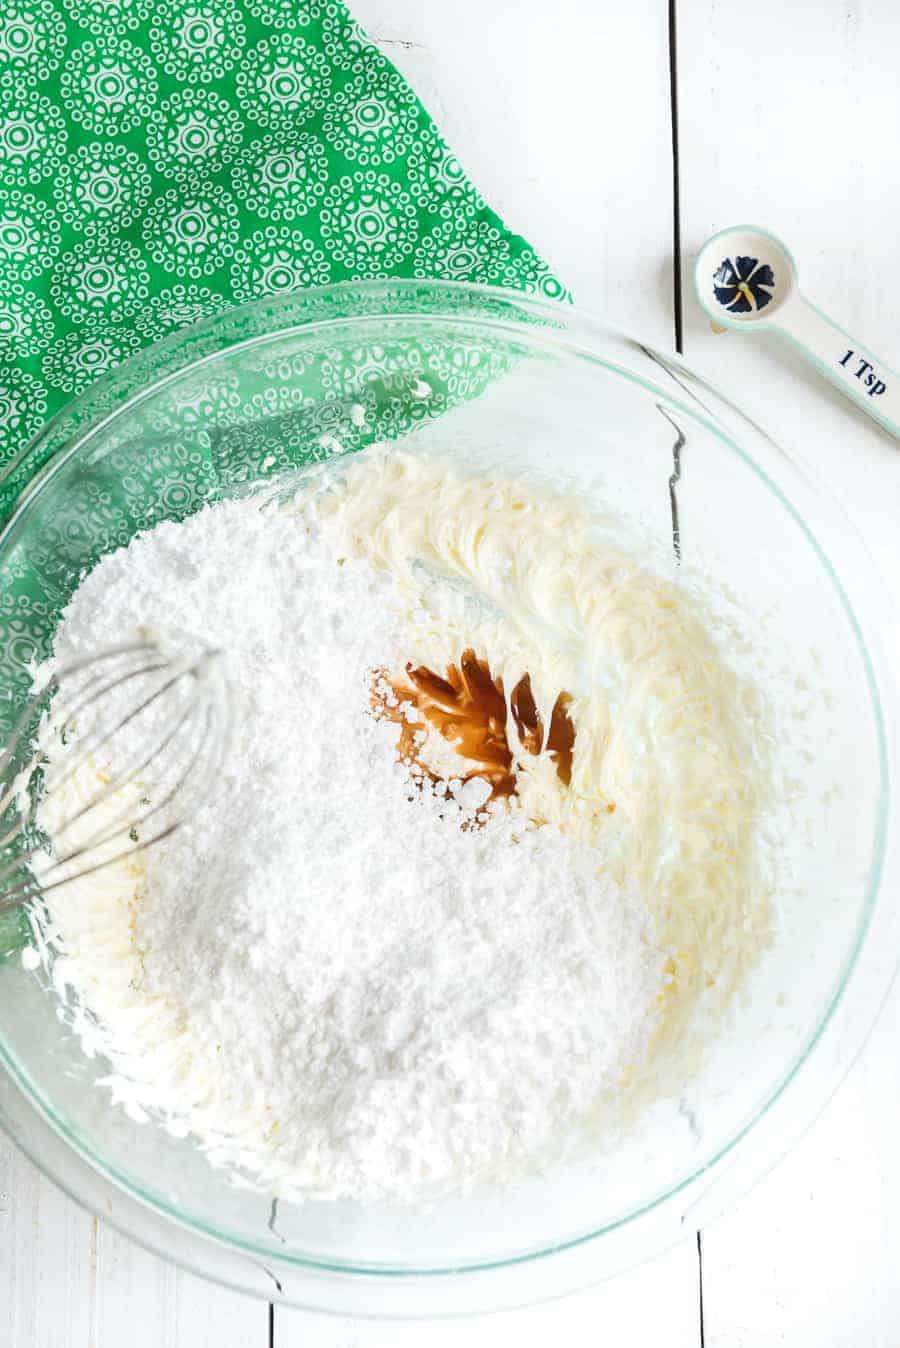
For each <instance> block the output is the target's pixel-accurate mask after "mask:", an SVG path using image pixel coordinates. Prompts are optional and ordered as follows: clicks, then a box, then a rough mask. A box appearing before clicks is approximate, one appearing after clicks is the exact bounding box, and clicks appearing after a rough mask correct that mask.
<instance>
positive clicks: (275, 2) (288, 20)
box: [244, 0, 322, 30]
mask: <svg viewBox="0 0 900 1348" xmlns="http://www.w3.org/2000/svg"><path fill="white" fill-rule="evenodd" d="M244 5H245V7H246V10H247V13H248V14H252V15H253V17H254V19H259V21H260V23H264V24H265V25H266V27H267V28H275V29H278V28H290V29H292V30H293V29H295V28H305V27H306V25H307V24H308V23H311V22H312V20H313V19H318V18H319V16H320V14H321V12H322V11H321V6H320V5H319V4H317V3H316V0H306V3H305V4H300V3H297V0H244Z"/></svg>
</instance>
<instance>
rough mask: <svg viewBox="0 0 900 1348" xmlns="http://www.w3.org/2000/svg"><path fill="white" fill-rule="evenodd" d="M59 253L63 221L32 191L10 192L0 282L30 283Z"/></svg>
mask: <svg viewBox="0 0 900 1348" xmlns="http://www.w3.org/2000/svg"><path fill="white" fill-rule="evenodd" d="M58 253H59V221H58V220H57V218H56V216H55V215H54V213H53V211H52V210H51V209H50V207H49V206H48V205H47V203H46V202H44V201H38V200H37V198H36V197H34V196H32V195H31V193H30V192H19V191H18V190H14V191H12V192H9V193H7V195H6V201H5V203H3V204H2V205H0V283H2V284H4V285H15V284H16V283H18V282H21V281H30V280H31V279H32V278H33V277H35V276H37V275H38V273H39V272H42V271H43V270H44V268H45V267H49V266H50V264H51V262H53V261H54V259H55V258H56V256H57V254H58Z"/></svg>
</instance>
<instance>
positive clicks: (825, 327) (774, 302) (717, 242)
mask: <svg viewBox="0 0 900 1348" xmlns="http://www.w3.org/2000/svg"><path fill="white" fill-rule="evenodd" d="M694 287H695V289H696V291H697V299H698V300H699V301H700V305H701V307H702V308H703V310H704V311H705V312H706V313H707V314H708V315H709V317H710V318H711V319H712V320H713V323H716V324H720V325H724V326H725V327H726V328H733V329H734V330H735V331H737V332H750V331H753V332H776V333H778V334H779V335H780V336H781V337H786V338H787V340H788V341H789V342H792V343H793V345H794V346H795V347H796V348H797V350H798V351H799V352H800V354H801V355H802V356H805V357H806V359H807V360H808V361H810V362H811V363H812V364H813V365H815V366H816V367H817V368H818V369H819V370H820V371H821V372H822V374H824V375H825V377H826V378H827V379H830V380H831V382H832V384H834V385H835V386H836V387H837V388H839V389H840V390H841V392H842V393H846V395H847V397H848V398H852V399H853V401H854V402H855V403H857V404H858V405H859V406H860V407H861V408H862V409H863V411H864V412H868V414H869V416H870V417H873V418H874V419H875V421H878V422H880V423H881V425H882V426H884V427H885V429H886V430H888V431H890V432H891V434H892V435H896V436H898V437H900V375H897V374H895V373H894V371H893V370H891V369H890V368H889V367H888V366H887V365H885V363H884V361H881V360H879V359H878V357H877V356H874V355H873V354H872V352H871V351H869V350H868V348H867V347H865V346H863V345H862V343H861V342H857V341H856V340H855V339H854V338H853V337H851V336H850V334H849V333H847V332H845V331H844V329H843V328H841V327H839V326H838V324H837V323H835V322H834V320H833V319H831V318H829V317H828V315H827V314H823V313H822V310H821V309H819V308H817V307H816V305H815V304H813V303H812V301H811V300H808V299H807V298H806V296H805V295H803V293H802V292H801V290H800V287H799V284H798V281H797V267H796V264H795V262H794V259H793V258H792V257H791V254H790V252H789V251H788V249H787V248H786V246H785V245H784V244H783V243H782V242H781V240H780V239H778V238H776V237H775V235H774V234H770V233H769V232H768V230H765V229H757V228H756V227H755V226H753V225H737V226H735V227H734V228H732V229H723V230H722V231H721V232H720V233H719V234H714V235H713V236H712V238H711V239H708V240H707V241H706V243H705V244H704V245H703V247H702V248H701V249H700V252H699V253H698V254H697V258H696V261H695V263H694Z"/></svg>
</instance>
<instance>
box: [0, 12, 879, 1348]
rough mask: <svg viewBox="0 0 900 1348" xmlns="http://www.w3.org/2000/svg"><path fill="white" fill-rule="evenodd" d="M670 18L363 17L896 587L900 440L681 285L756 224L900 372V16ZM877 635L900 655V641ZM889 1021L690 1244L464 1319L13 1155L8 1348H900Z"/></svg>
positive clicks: (2, 1295)
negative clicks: (379, 1310)
mask: <svg viewBox="0 0 900 1348" xmlns="http://www.w3.org/2000/svg"><path fill="white" fill-rule="evenodd" d="M673 4H674V6H675V8H676V9H677V40H676V41H675V42H674V44H673V42H672V41H671V38H672V34H673V31H674V30H673V18H672V15H671V14H670V13H669V9H668V6H667V3H666V0H628V3H627V4H622V3H620V2H619V0H554V3H553V4H547V3H545V0H452V3H447V2H446V0H356V3H355V5H354V8H355V11H356V13H357V15H358V16H359V18H360V19H361V20H362V22H363V24H364V25H365V26H366V27H367V28H368V30H369V32H370V33H371V34H372V36H373V37H375V38H376V39H377V40H378V41H379V42H380V43H381V44H382V45H383V47H384V50H385V51H386V52H387V53H388V54H389V55H390V56H391V57H392V58H393V59H394V60H395V61H396V63H397V64H398V65H399V66H400V68H401V69H402V70H403V71H404V72H405V73H406V75H407V76H408V78H409V79H410V80H411V82H412V83H413V85H414V86H415V87H416V89H417V90H418V92H419V93H420V95H421V96H422V98H423V99H424V101H425V103H426V104H427V106H428V107H429V108H430V109H431V111H432V113H433V114H434V116H435V117H436V119H437V121H438V122H439V124H440V125H441V126H442V128H443V129H444V130H445V132H446V134H447V136H448V138H449V140H450V142H451V144H452V145H453V146H454V147H455V148H456V150H457V152H458V154H459V156H460V158H461V160H462V161H463V163H464V164H465V165H466V167H467V169H468V171H469V173H470V174H471V176H472V177H473V178H474V179H475V181H476V182H477V183H478V184H479V186H480V187H481V189H482V190H483V192H484V193H485V195H486V197H487V198H488V199H489V200H490V201H491V202H492V203H493V204H494V205H495V206H496V207H497V208H498V209H499V210H500V212H501V213H502V214H503V215H505V217H506V219H507V221H508V223H509V224H510V225H511V226H512V227H514V228H516V229H519V230H521V232H522V233H524V234H526V235H527V236H528V237H529V238H530V240H531V241H532V242H533V243H534V244H535V245H536V246H537V247H538V248H539V249H540V250H541V251H543V252H544V253H545V254H546V255H547V256H548V257H549V258H550V259H551V260H552V262H553V263H554V264H555V266H556V268H557V270H558V272H559V274H560V275H561V276H563V277H564V278H565V279H566V280H567V281H568V283H569V284H570V286H571V287H572V289H573V291H574V293H575V295H576V298H577V300H578V301H579V303H581V304H582V305H583V306H585V307H587V308H590V309H593V310H595V311H597V312H600V313H604V314H608V315H609V316H610V317H612V318H614V319H618V320H620V321H621V322H623V323H624V324H625V325H626V326H628V327H630V328H632V329H634V330H636V331H638V332H640V333H642V334H644V335H645V336H646V337H647V338H648V339H650V340H652V341H654V342H656V343H659V344H662V345H663V346H668V347H671V346H672V345H673V344H674V343H675V341H676V335H677V336H678V337H679V338H680V341H681V344H682V345H683V349H684V352H685V354H686V355H687V357H688V359H689V360H690V361H691V362H692V363H693V364H694V365H695V366H696V367H698V368H699V369H700V370H702V371H705V372H707V373H708V374H709V375H710V376H711V377H712V378H713V379H714V380H715V381H716V382H718V383H719V384H721V386H722V387H723V388H725V389H727V390H728V391H730V392H731V393H732V394H733V395H734V396H735V398H736V400H737V401H738V402H742V401H743V402H745V403H746V404H747V405H749V406H750V407H751V408H753V409H755V410H756V412H757V414H758V416H759V418H760V419H761V420H762V421H763V422H764V424H766V425H767V427H768V429H769V430H770V431H771V432H772V433H773V434H774V435H775V437H776V438H777V439H779V440H780V441H781V442H782V443H784V444H785V445H786V446H787V447H789V448H790V449H791V450H792V451H793V452H794V453H796V454H797V455H800V456H801V457H803V458H804V459H805V460H807V461H808V462H809V463H810V464H812V465H813V466H814V467H815V471H816V472H817V473H818V474H820V475H821V479H822V481H823V482H825V483H827V484H828V485H829V486H830V487H831V489H832V490H833V491H834V493H835V494H836V495H837V496H838V497H839V498H841V499H842V500H843V502H844V503H845V506H846V508H847V510H848V512H849V513H850V515H851V516H852V517H853V518H854V519H855V521H856V523H857V524H858V525H859V526H860V527H861V529H862V531H863V533H864V534H865V535H866V537H867V539H868V541H869V545H870V547H871V549H872V552H873V554H874V555H875V558H876V561H877V562H878V564H879V565H880V567H881V568H882V572H883V575H884V578H885V584H886V585H889V584H890V583H891V581H895V582H896V580H897V577H898V576H900V569H898V563H900V528H898V521H900V447H898V446H897V445H896V444H895V443H894V442H893V441H892V440H891V439H890V438H889V437H888V436H887V435H886V434H884V433H883V432H881V431H879V430H878V429H877V428H876V427H875V426H874V425H873V424H872V423H870V422H868V421H866V420H865V419H864V418H863V416H862V415H861V414H860V413H858V412H857V411H855V410H854V409H853V408H852V407H851V406H850V405H849V404H848V403H846V402H844V401H843V400H842V399H841V398H840V397H839V395H838V394H836V393H834V392H832V390H831V389H830V388H829V387H828V386H827V385H826V384H825V383H824V382H822V381H821V380H820V379H819V378H818V377H817V376H815V375H814V374H812V373H809V372H807V370H806V369H805V368H803V367H802V366H801V365H800V364H799V363H798V362H797V361H796V360H795V359H794V358H791V357H786V356H785V355H784V353H782V352H780V351H778V350H777V349H776V348H775V347H774V346H773V345H771V343H770V340H769V339H767V338H765V337H739V336H733V335H728V336H714V335H713V334H712V333H711V331H710V328H709V325H708V323H706V322H705V321H704V320H703V319H702V317H701V315H700V313H699V311H698V309H697V306H696V303H695V301H694V299H693V295H692V293H691V289H690V284H689V273H688V269H689V264H690V258H691V255H692V253H693V252H694V251H695V250H696V248H697V247H698V246H699V244H700V243H701V242H702V241H703V240H704V238H705V237H706V236H707V235H708V234H710V233H711V232H712V231H713V230H715V229H718V228H721V227H723V226H725V225H728V224H734V223H739V222H751V223H759V224H762V225H767V226H769V227H771V228H772V229H774V230H775V231H776V232H778V233H780V234H782V235H783V237H784V238H786V239H787V241H788V242H789V243H790V244H791V245H792V247H793V249H794V251H795V254H796V256H797V258H798V260H799V262H800V266H801V270H802V275H803V282H804V285H805V286H806V287H807V288H808V290H809V292H810V293H811V294H813V295H815V296H817V297H818V298H819V299H820V301H821V302H822V303H823V305H824V306H825V307H826V308H829V309H830V310H831V311H832V312H833V313H834V315H835V316H836V317H837V318H838V319H839V320H840V321H842V322H843V324H844V325H845V326H846V327H847V328H848V329H849V330H850V331H851V332H854V333H856V332H858V333H859V335H860V337H861V338H864V339H866V341H867V343H868V345H869V346H871V347H872V348H873V349H874V350H875V351H876V352H877V353H879V354H880V355H881V356H882V357H883V359H885V360H886V361H887V363H888V364H893V365H894V366H895V368H896V366H897V363H898V361H900V323H898V318H900V298H898V297H900V290H898V285H897V271H898V263H897V247H898V245H897V234H898V223H900V157H898V152H897V147H896V131H897V127H898V126H900V80H898V76H897V56H898V51H900V6H898V4H897V0H750V3H748V4H744V5H739V4H737V3H735V0H673ZM673 58H674V59H673ZM673 109H677V137H676V139H677V147H678V156H677V164H675V165H673ZM679 241H680V250H681V252H680V258H681V271H682V276H683V285H682V287H681V289H680V292H679V287H678V286H677V284H676V280H675V274H676V273H675V268H673V247H676V246H677V245H678V243H679ZM679 293H680V300H679ZM887 636H888V638H889V640H890V641H892V642H893V643H894V647H895V649H897V651H898V655H900V633H898V632H896V631H893V632H889V633H888V634H887ZM898 1032H900V990H898V991H897V993H896V995H895V996H894V997H893V998H892V999H891V1001H890V1002H889V1004H888V1006H887V1008H886V1010H885V1012H884V1014H883V1016H882V1019H881V1021H880V1023H879V1025H878V1026H877V1028H876V1030H875V1032H874V1034H873V1036H872V1038H871V1040H870V1042H869V1044H868V1046H867V1048H866V1049H865V1051H864V1053H863V1054H862V1056H861V1058H860V1060H859V1062H858V1063H857V1065H856V1067H855V1068H854V1069H853V1071H852V1072H851V1074H850V1075H849V1077H848V1079H847V1080H846V1082H845V1083H844V1085H843V1086H842V1087H841V1089H840V1090H839V1091H838V1093H837V1095H836V1096H835V1098H834V1099H833V1101H832V1103H831V1104H830V1105H829V1107H828V1108H827V1110H826V1111H825V1113H824V1114H823V1116H822V1117H821V1118H820V1120H819V1122H818V1123H817V1124H816V1125H815V1127H814V1128H813V1129H812V1131H811V1132H810V1133H809V1134H808V1136H807V1137H806V1138H805V1139H804V1141H803V1142H802V1143H801V1144H800V1145H799V1146H798V1147H797V1148H796V1149H795V1150H794V1152H793V1153H792V1154H791V1155H790V1156H789V1157H788V1158H787V1159H786V1160H785V1161H783V1162H782V1163H781V1165H780V1166H779V1167H778V1168H777V1169H776V1170H775V1171H774V1172H773V1173H772V1174H771V1175H770V1176H769V1177H768V1178H767V1179H766V1180H765V1181H764V1182H763V1183H761V1184H760V1185H758V1187H757V1188H756V1190H755V1191H754V1192H753V1193H752V1194H751V1195H750V1196H749V1197H748V1198H746V1199H745V1200H744V1201H743V1202H742V1203H741V1205H740V1206H739V1207H738V1208H737V1209H736V1210H735V1211H733V1212H732V1213H731V1215H729V1216H728V1217H726V1218H723V1219H722V1220H720V1221H719V1222H718V1223H716V1224H714V1225H713V1226H711V1227H709V1228H708V1229H706V1230H704V1231H703V1232H702V1233H700V1235H699V1237H698V1235H697V1233H691V1236H690V1238H689V1239H688V1240H686V1242H685V1243H684V1244H683V1245H682V1246H680V1247H679V1248H676V1249H674V1250H672V1251H670V1252H669V1253H668V1254H667V1255H665V1256H663V1257H662V1258H659V1259H657V1260H656V1261H655V1262H653V1263H651V1264H648V1265H645V1266H644V1267H643V1268H640V1269H637V1270H634V1271H633V1272H631V1273H629V1274H627V1275H625V1276H623V1277H621V1278H619V1279H617V1280H616V1281H614V1282H611V1283H607V1284H605V1285H603V1286H601V1287H599V1288H597V1289H596V1290H594V1291H591V1292H588V1293H582V1294H580V1295H578V1296H576V1297H572V1298H569V1299H568V1300H566V1301H564V1302H559V1303H556V1304H553V1305H549V1306H543V1307H539V1308H536V1309H532V1310H527V1311H521V1312H514V1313H509V1314H505V1315H502V1316H499V1317H490V1318H489V1319H485V1320H480V1321H470V1322H467V1323H466V1324H465V1325H464V1326H463V1325H460V1324H459V1323H453V1322H449V1323H436V1324H434V1325H428V1326H425V1325H422V1324H409V1325H396V1324H371V1323H369V1324H366V1323H360V1322H350V1321H345V1320H337V1319H329V1318H327V1317H320V1316H311V1315H306V1314H303V1313H301V1312H296V1311H282V1310H274V1311H273V1310H271V1308H269V1307H267V1306H266V1305H264V1304H262V1303H258V1302H253V1301H250V1300H246V1299H244V1298H242V1297H240V1296H237V1295H235V1294H232V1293H230V1292H227V1291H224V1290H222V1289H219V1288H215V1287H212V1286H208V1285H206V1284H205V1283H203V1282H201V1281H199V1280H197V1279H195V1278H192V1277H190V1276H189V1275H187V1274H184V1273H181V1272H179V1271H177V1270H175V1269H173V1268H171V1267H169V1266H167V1265H165V1264H163V1263H162V1262H161V1261H160V1260H158V1259H156V1258H154V1257H153V1256H151V1255H148V1254H146V1253H144V1252H143V1251H142V1250H140V1249H139V1248H137V1247H136V1246H134V1245H132V1244H131V1243H130V1242H128V1241H126V1240H124V1239H123V1238H122V1237H120V1236H118V1235H116V1233H115V1232H113V1231H112V1230H110V1229H109V1228H107V1227H106V1226H104V1225H103V1223H102V1222H98V1221H97V1220H95V1219H94V1218H92V1217H90V1216H88V1215H87V1214H86V1213H84V1212H82V1211H81V1210H80V1209H79V1208H77V1207H76V1206H75V1205H74V1204H73V1203H71V1202H70V1201H69V1200H68V1199H66V1198H65V1197H64V1196H63V1195H62V1194H61V1193H59V1192H58V1191H57V1190H55V1189H54V1188H53V1186H52V1185H50V1184H49V1183H48V1182H47V1181H46V1180H44V1179H43V1178H41V1176H40V1175H39V1174H38V1173H37V1172H36V1171H35V1170H34V1169H33V1168H32V1167H31V1166H30V1165H29V1164H28V1163H27V1162H26V1161H25V1159H24V1158H23V1157H22V1156H21V1155H20V1154H18V1153H17V1152H15V1151H13V1150H12V1149H11V1147H10V1146H9V1145H8V1144H7V1143H5V1142H2V1141H0V1345H2V1348H51V1346H52V1348H121V1345H122V1344H127V1345H129V1348H205V1345H216V1348H267V1346H268V1345H272V1344H274V1345H276V1346H277V1348H300V1345H303V1348H351V1346H352V1348H388V1345H390V1348H412V1345H416V1348H444V1346H445V1345H447V1346H449V1345H451V1344H454V1345H455V1344H457V1343H458V1342H459V1341H460V1339H461V1338H462V1337H464V1338H465V1341H466V1343H467V1344H469V1345H470V1346H471V1348H480V1345H482V1344H483V1345H488V1344H491V1345H505V1344H507V1343H510V1344H511V1343H520V1344H522V1345H530V1344H534V1345H537V1344H539V1343H540V1344H544V1343H546V1342H547V1341H548V1339H549V1340H550V1341H553V1342H556V1343H559V1344H565V1345H566V1348H586V1346H587V1345H595V1344H596V1345H600V1344H615V1345H616V1348H630V1346H631V1345H644V1344H646V1345H653V1348H656V1345H665V1348H688V1346H690V1348H700V1345H705V1348H769V1346H770V1345H772V1346H774V1345H776V1344H788V1345H792V1348H793V1346H794V1345H799V1346H800V1348H805V1346H806V1345H809V1346H810V1348H835V1346H836V1345H847V1348H850V1345H853V1348H857V1345H866V1348H894V1346H895V1345H897V1344H898V1343H900V1279H898V1276H897V1272H898V1265H900V1074H898V1071H897V1068H896V1058H897V1039H898Z"/></svg>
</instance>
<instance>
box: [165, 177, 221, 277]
mask: <svg viewBox="0 0 900 1348" xmlns="http://www.w3.org/2000/svg"><path fill="white" fill-rule="evenodd" d="M142 229H143V236H144V243H145V244H146V247H147V251H148V252H149V254H150V256H151V257H152V259H153V261H154V262H158V263H159V265H160V266H161V267H164V268H165V269H166V271H173V272H179V273H180V274H182V275H184V276H188V277H190V278H191V280H194V281H196V280H199V278H200V277H201V276H211V275H212V273H213V272H214V271H218V269H219V268H220V267H221V266H222V263H223V262H224V261H225V259H226V258H229V257H231V256H232V254H233V253H234V249H235V245H236V243H237V240H238V209H237V205H236V204H235V202H234V199H233V198H232V197H231V196H230V195H229V193H228V192H226V191H225V189H224V188H223V187H210V188H208V189H207V190H206V191H205V192H203V193H202V194H199V193H198V194H196V195H194V194H191V193H188V194H187V195H184V196H182V194H181V192H180V191H178V190H177V189H176V188H174V187H173V188H170V189H169V191H168V192H165V193H163V195H162V196H161V197H157V199H156V201H154V202H153V204H152V206H151V207H150V209H149V210H148V212H147V214H146V215H145V216H144V223H143V226H142Z"/></svg>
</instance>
